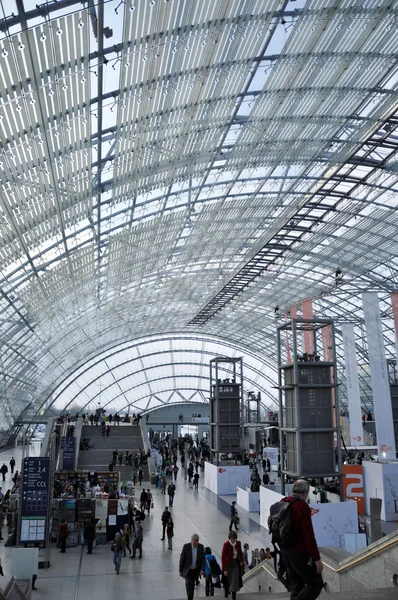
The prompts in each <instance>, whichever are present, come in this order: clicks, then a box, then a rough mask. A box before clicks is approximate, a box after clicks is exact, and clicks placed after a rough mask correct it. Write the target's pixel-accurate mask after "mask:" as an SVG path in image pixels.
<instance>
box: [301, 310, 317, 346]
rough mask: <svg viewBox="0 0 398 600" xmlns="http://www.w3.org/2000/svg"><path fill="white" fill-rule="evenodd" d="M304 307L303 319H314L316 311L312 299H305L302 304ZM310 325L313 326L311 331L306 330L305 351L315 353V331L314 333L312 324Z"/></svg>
mask: <svg viewBox="0 0 398 600" xmlns="http://www.w3.org/2000/svg"><path fill="white" fill-rule="evenodd" d="M302 308H303V319H313V318H314V311H313V308H312V300H304V302H303V304H302ZM308 327H309V328H311V331H304V351H305V352H307V354H314V352H315V348H314V333H313V330H312V327H311V325H308Z"/></svg>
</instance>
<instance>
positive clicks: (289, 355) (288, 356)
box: [285, 313, 292, 364]
mask: <svg viewBox="0 0 398 600" xmlns="http://www.w3.org/2000/svg"><path fill="white" fill-rule="evenodd" d="M287 320H288V317H287V313H285V321H287ZM285 335H286V358H287V362H288V364H290V363H291V362H292V355H291V353H290V341H289V332H288V331H287V330H286V331H285Z"/></svg>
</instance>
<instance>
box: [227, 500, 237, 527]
mask: <svg viewBox="0 0 398 600" xmlns="http://www.w3.org/2000/svg"><path fill="white" fill-rule="evenodd" d="M235 504H236V501H235V500H234V501H233V502H232V504H231V522H230V524H229V530H230V531H232V526H233V525H235V529H236V531H238V529H239V527H238V523H239V516H238V511H237V510H236V506H235Z"/></svg>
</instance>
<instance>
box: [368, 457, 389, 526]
mask: <svg viewBox="0 0 398 600" xmlns="http://www.w3.org/2000/svg"><path fill="white" fill-rule="evenodd" d="M362 475H363V488H364V495H365V512H366V514H367V515H370V502H369V498H381V500H382V503H381V515H380V518H381V520H382V521H397V520H398V462H392V461H389V462H378V461H367V460H364V461H363V463H362Z"/></svg>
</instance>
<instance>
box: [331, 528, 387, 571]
mask: <svg viewBox="0 0 398 600" xmlns="http://www.w3.org/2000/svg"><path fill="white" fill-rule="evenodd" d="M396 544H398V535H397V534H394V537H393V538H392V539H390V540H388V541H385V542H382V543H381V544H380V545H378V546H377V548H374V549H373V550H371V551H370V552H366V553H365V554H362V555H361V556H358V557H357V558H352V559H349V560H348V561H347V562H346V563H344V564H343V565H341V566H338V567H333V566H332V565H331V564H329V563H328V562H326V561H325V560H324V559H323V558H322V562H323V564H324V566H325V567H327V568H328V569H330V570H331V571H333V573H342V572H343V571H347V569H349V568H351V567H353V566H355V565H358V564H360V563H361V562H364V561H365V560H368V559H369V558H371V557H372V556H374V555H375V554H378V553H379V552H382V551H383V550H386V549H387V548H390V547H391V546H395V545H396ZM321 551H322V548H321Z"/></svg>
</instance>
